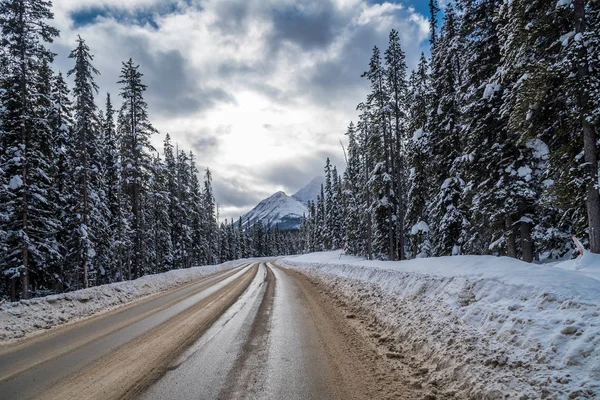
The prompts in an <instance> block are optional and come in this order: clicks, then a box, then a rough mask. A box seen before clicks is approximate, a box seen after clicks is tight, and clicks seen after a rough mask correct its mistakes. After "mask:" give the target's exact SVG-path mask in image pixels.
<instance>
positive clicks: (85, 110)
mask: <svg viewBox="0 0 600 400" xmlns="http://www.w3.org/2000/svg"><path fill="white" fill-rule="evenodd" d="M69 58H72V59H74V60H75V66H74V68H73V69H72V70H70V71H69V73H68V75H69V76H71V75H74V78H75V87H74V88H73V95H74V97H75V104H74V116H75V125H74V133H73V136H74V139H75V159H76V160H77V161H76V164H75V170H74V171H75V181H76V183H77V190H76V191H75V196H74V200H73V206H74V207H75V209H73V210H72V211H71V214H72V217H73V218H74V221H73V222H72V223H71V227H72V231H71V238H70V245H69V247H70V251H71V255H70V257H69V258H70V259H71V260H72V261H73V262H74V263H76V265H77V268H79V267H80V268H81V273H82V283H83V287H88V285H89V275H90V273H94V274H95V273H96V271H95V268H94V258H95V257H96V254H97V251H98V244H99V243H100V235H101V232H102V230H104V229H106V224H107V222H106V221H105V220H104V217H105V216H106V212H104V210H103V208H104V207H105V204H104V202H103V196H102V194H101V190H102V189H101V188H102V186H103V182H101V179H102V175H101V171H100V165H99V159H100V157H99V154H101V149H100V140H99V137H98V136H99V135H100V121H99V119H98V115H97V111H98V110H97V107H96V104H95V102H94V95H95V94H96V93H97V92H98V86H97V85H96V83H95V81H94V75H97V74H99V72H98V70H97V69H96V68H94V66H93V65H92V61H93V56H92V55H91V54H90V49H89V47H88V46H87V45H86V44H85V41H84V40H83V39H82V38H81V37H78V40H77V47H76V48H75V49H74V50H73V51H72V52H71V54H70V55H69ZM102 261H104V260H102ZM101 265H102V263H101Z"/></svg>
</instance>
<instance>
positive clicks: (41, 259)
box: [0, 0, 59, 299]
mask: <svg viewBox="0 0 600 400" xmlns="http://www.w3.org/2000/svg"><path fill="white" fill-rule="evenodd" d="M50 5H51V3H50V2H48V1H43V0H6V1H3V2H2V3H0V28H1V29H2V45H3V46H2V47H3V51H4V54H5V56H6V58H5V60H6V67H5V68H6V76H5V78H4V82H3V88H5V90H4V91H2V105H3V108H4V110H3V115H2V117H3V118H2V148H3V152H2V159H1V160H0V169H1V170H2V176H3V180H4V181H3V182H2V183H3V184H2V185H1V189H0V191H1V192H0V204H1V206H0V207H1V208H0V210H1V211H0V213H1V215H2V221H3V228H2V231H4V232H5V234H3V235H4V237H5V239H4V246H3V248H2V254H1V255H0V259H1V260H2V261H1V264H0V265H1V266H0V268H1V269H2V272H3V274H4V275H5V276H7V277H9V279H10V282H11V283H10V285H11V296H12V297H13V298H15V297H16V285H17V279H18V278H20V289H21V298H22V299H27V298H29V294H30V286H31V284H32V282H34V281H35V279H36V277H37V276H41V274H42V273H43V272H42V269H43V268H45V266H46V265H47V262H48V260H49V258H53V257H55V256H58V254H57V253H58V252H59V250H58V245H57V243H56V232H57V230H58V229H59V227H58V221H57V220H56V217H55V216H54V215H53V214H52V210H51V208H49V202H48V200H49V196H48V193H49V191H51V190H52V189H51V187H52V181H51V178H50V175H51V174H50V170H51V165H52V163H53V162H54V160H53V158H52V156H51V154H49V152H51V151H52V150H53V147H52V146H51V143H49V141H48V138H50V137H51V135H50V132H49V131H50V127H49V125H48V121H47V116H48V114H49V111H50V110H49V109H48V108H47V107H46V105H44V104H43V103H40V96H43V95H44V94H42V93H38V89H39V84H40V79H41V78H42V77H41V76H40V69H41V68H42V66H43V65H44V63H50V62H51V61H52V58H53V54H52V53H51V52H50V51H49V50H48V49H47V48H46V47H45V43H51V42H52V40H53V39H54V37H56V36H58V30H56V29H55V28H53V27H51V26H50V25H48V23H47V21H49V20H51V19H52V18H53V15H52V12H51V11H50Z"/></svg>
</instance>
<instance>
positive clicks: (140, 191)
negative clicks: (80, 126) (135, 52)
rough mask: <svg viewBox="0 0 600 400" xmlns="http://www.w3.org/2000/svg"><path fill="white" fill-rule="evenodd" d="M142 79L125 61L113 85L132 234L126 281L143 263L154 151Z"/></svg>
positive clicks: (138, 272)
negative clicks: (118, 101)
mask: <svg viewBox="0 0 600 400" xmlns="http://www.w3.org/2000/svg"><path fill="white" fill-rule="evenodd" d="M142 76H143V74H142V73H141V72H139V65H135V64H134V63H133V60H131V59H129V61H127V62H124V63H123V68H122V69H121V76H120V78H121V80H119V81H118V82H117V83H119V84H120V85H122V88H121V93H120V95H121V97H122V98H123V105H122V107H121V110H120V118H119V125H120V126H119V131H120V132H119V133H120V134H121V135H122V141H123V146H122V149H123V152H122V156H121V162H122V165H123V168H124V170H123V177H124V182H123V184H124V186H125V191H126V193H127V196H128V197H129V201H128V203H129V204H128V206H130V207H131V214H130V215H131V218H130V221H131V222H130V224H131V229H132V231H133V232H132V233H133V237H132V238H131V242H132V245H133V249H132V250H133V254H132V255H131V257H130V265H131V270H130V272H129V275H130V276H129V278H130V279H131V278H137V277H138V276H140V273H141V265H140V263H141V261H142V260H143V251H144V249H143V242H144V230H145V221H144V213H143V210H142V204H143V196H144V195H145V194H146V189H147V187H145V183H146V182H147V181H148V179H147V178H148V176H149V175H150V174H151V164H152V160H151V157H150V152H153V151H154V148H153V147H152V144H151V143H150V137H151V135H152V134H154V133H155V132H156V130H155V129H154V127H153V126H152V124H150V121H149V119H148V105H147V104H146V102H145V101H144V92H145V91H146V89H147V87H146V85H144V84H143V83H142ZM128 212H129V210H128Z"/></svg>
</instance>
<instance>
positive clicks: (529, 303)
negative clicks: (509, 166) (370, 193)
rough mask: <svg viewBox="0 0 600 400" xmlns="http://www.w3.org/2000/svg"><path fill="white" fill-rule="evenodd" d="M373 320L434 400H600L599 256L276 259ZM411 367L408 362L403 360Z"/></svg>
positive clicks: (328, 255)
mask: <svg viewBox="0 0 600 400" xmlns="http://www.w3.org/2000/svg"><path fill="white" fill-rule="evenodd" d="M279 263H280V265H283V266H287V267H291V268H294V269H297V270H300V271H302V272H304V273H306V274H308V275H310V276H312V277H313V278H316V279H317V280H319V281H320V282H321V283H323V284H324V285H325V286H326V287H328V288H329V289H330V291H331V292H332V293H334V294H335V295H339V296H341V298H342V299H343V300H344V302H345V303H346V304H348V305H349V306H350V307H353V308H354V309H356V310H357V311H359V312H362V313H364V314H366V315H367V316H368V318H370V323H371V324H372V326H375V327H376V329H379V330H380V331H381V334H382V335H383V336H384V338H385V339H386V340H384V341H382V340H380V342H383V343H385V345H386V346H388V345H389V346H390V347H393V348H394V349H398V350H400V352H401V353H403V356H404V357H405V360H407V362H410V363H412V364H414V366H415V367H418V368H419V369H420V370H421V371H427V373H426V374H424V375H423V376H420V377H416V378H415V379H418V380H419V381H418V382H417V384H419V385H422V386H423V387H425V388H430V389H431V391H432V392H433V393H436V394H437V395H438V398H454V397H456V398H473V399H485V398H494V399H495V398H504V397H509V398H511V399H534V398H552V399H563V398H564V399H568V398H596V397H597V396H598V397H599V398H600V257H598V256H595V255H592V254H589V253H586V254H585V255H584V256H582V257H580V258H579V259H577V260H572V261H568V262H562V263H555V264H547V265H531V264H526V263H523V262H520V261H518V260H514V259H510V258H499V257H491V256H459V257H442V258H430V259H419V260H411V261H403V262H377V261H364V260H361V259H358V258H353V257H349V256H342V257H341V259H340V256H339V252H326V253H315V254H308V255H304V256H299V257H287V258H284V259H281V260H279ZM408 360H410V361H408Z"/></svg>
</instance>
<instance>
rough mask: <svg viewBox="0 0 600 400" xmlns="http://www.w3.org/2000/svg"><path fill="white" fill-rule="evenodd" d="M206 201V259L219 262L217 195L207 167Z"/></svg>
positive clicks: (205, 178) (211, 262)
mask: <svg viewBox="0 0 600 400" xmlns="http://www.w3.org/2000/svg"><path fill="white" fill-rule="evenodd" d="M202 199H203V201H204V216H205V219H204V232H205V235H206V244H207V245H206V249H205V256H204V257H205V259H206V264H208V265H212V264H217V262H218V257H219V252H218V247H219V226H218V225H217V215H216V213H217V211H216V206H215V197H214V195H213V190H212V173H211V172H210V169H208V168H206V173H205V175H204V192H203V194H202Z"/></svg>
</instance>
